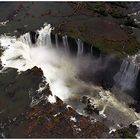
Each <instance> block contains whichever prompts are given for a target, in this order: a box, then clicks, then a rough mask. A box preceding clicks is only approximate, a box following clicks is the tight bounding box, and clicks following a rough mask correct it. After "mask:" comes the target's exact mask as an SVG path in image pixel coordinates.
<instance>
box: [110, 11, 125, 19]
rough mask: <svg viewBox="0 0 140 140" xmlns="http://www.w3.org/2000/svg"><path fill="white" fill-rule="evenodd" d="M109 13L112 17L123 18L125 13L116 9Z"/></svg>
mask: <svg viewBox="0 0 140 140" xmlns="http://www.w3.org/2000/svg"><path fill="white" fill-rule="evenodd" d="M110 15H111V16H112V17H113V18H124V17H126V14H124V13H123V12H120V11H118V10H113V11H111V12H110Z"/></svg>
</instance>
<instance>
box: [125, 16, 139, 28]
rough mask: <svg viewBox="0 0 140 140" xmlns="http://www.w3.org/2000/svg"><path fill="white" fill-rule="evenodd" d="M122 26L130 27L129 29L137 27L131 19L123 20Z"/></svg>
mask: <svg viewBox="0 0 140 140" xmlns="http://www.w3.org/2000/svg"><path fill="white" fill-rule="evenodd" d="M124 25H125V26H131V27H137V25H136V24H135V22H134V19H133V18H131V17H127V18H125V20H124Z"/></svg>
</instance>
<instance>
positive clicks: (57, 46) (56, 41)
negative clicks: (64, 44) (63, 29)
mask: <svg viewBox="0 0 140 140" xmlns="http://www.w3.org/2000/svg"><path fill="white" fill-rule="evenodd" d="M55 43H56V48H57V49H58V48H59V45H58V35H57V34H55Z"/></svg>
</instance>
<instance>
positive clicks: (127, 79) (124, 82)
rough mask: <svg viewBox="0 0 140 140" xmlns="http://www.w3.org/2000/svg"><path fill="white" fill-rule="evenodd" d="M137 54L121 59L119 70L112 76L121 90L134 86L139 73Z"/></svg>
mask: <svg viewBox="0 0 140 140" xmlns="http://www.w3.org/2000/svg"><path fill="white" fill-rule="evenodd" d="M137 57H138V56H137V55H135V56H132V57H128V58H127V59H126V60H123V62H122V64H121V67H120V70H119V72H118V73H117V74H116V75H115V76H114V81H115V83H116V85H117V86H120V87H121V89H122V90H127V89H128V90H131V89H134V88H135V84H136V79H137V76H138V73H139V64H138V62H137Z"/></svg>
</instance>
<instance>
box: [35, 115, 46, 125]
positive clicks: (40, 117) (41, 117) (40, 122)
mask: <svg viewBox="0 0 140 140" xmlns="http://www.w3.org/2000/svg"><path fill="white" fill-rule="evenodd" d="M44 122H45V118H44V117H43V116H39V117H38V118H37V124H38V125H43V123H44Z"/></svg>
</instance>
